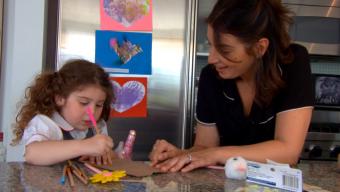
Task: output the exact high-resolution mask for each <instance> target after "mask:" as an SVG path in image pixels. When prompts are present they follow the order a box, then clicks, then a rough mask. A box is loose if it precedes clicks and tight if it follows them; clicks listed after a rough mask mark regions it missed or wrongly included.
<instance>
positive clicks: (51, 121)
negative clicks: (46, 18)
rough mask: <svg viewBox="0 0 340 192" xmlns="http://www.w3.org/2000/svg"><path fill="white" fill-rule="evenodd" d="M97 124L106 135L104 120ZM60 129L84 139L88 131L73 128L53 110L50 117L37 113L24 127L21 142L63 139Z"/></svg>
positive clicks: (26, 143)
mask: <svg viewBox="0 0 340 192" xmlns="http://www.w3.org/2000/svg"><path fill="white" fill-rule="evenodd" d="M97 126H98V128H99V129H100V131H101V133H102V134H105V135H108V132H107V125H106V122H105V121H104V120H100V121H99V122H98V123H97ZM61 129H63V130H65V131H69V132H70V134H71V136H72V137H73V138H74V139H84V138H85V137H86V134H87V132H88V129H87V130H84V131H79V130H76V129H74V127H72V126H71V125H70V124H69V123H68V122H67V121H66V120H65V119H64V118H63V117H62V116H61V115H60V114H59V113H58V112H54V113H53V115H52V117H51V118H49V117H48V116H46V115H42V114H38V115H36V116H34V117H33V118H32V120H31V121H30V122H29V123H28V125H27V127H26V128H25V130H24V134H23V137H22V140H21V144H23V145H24V146H26V145H28V144H30V143H32V142H35V141H52V140H53V141H61V140H63V139H64V138H63V133H62V130H61Z"/></svg>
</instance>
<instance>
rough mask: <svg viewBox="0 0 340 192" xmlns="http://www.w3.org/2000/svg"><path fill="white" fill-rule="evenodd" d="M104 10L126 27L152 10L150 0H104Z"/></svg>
mask: <svg viewBox="0 0 340 192" xmlns="http://www.w3.org/2000/svg"><path fill="white" fill-rule="evenodd" d="M103 8H104V12H105V13H106V14H107V15H108V16H110V17H111V18H112V19H114V20H115V21H117V22H119V23H121V24H123V25H124V26H125V27H128V26H130V25H132V24H133V23H134V22H136V21H137V20H139V19H141V18H143V17H144V16H145V15H147V14H148V13H149V11H150V0H104V5H103Z"/></svg>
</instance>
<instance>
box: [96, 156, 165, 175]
mask: <svg viewBox="0 0 340 192" xmlns="http://www.w3.org/2000/svg"><path fill="white" fill-rule="evenodd" d="M98 167H99V168H102V169H106V170H111V171H117V170H125V171H126V174H128V175H130V176H135V177H144V176H150V175H152V174H153V173H159V172H160V171H159V170H158V169H156V168H153V167H151V166H149V165H148V164H146V163H145V162H144V161H131V160H126V159H114V160H112V165H102V166H98Z"/></svg>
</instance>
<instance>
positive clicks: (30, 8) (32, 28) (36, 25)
mask: <svg viewBox="0 0 340 192" xmlns="http://www.w3.org/2000/svg"><path fill="white" fill-rule="evenodd" d="M4 14H5V15H4V27H3V30H4V31H3V35H4V37H3V49H2V50H3V55H2V63H1V81H0V83H1V86H0V126H1V129H2V131H3V132H4V144H5V146H6V147H7V161H16V160H21V157H20V155H19V152H18V151H17V149H16V148H13V147H10V146H9V144H10V142H11V140H12V138H13V137H12V128H11V127H12V124H13V123H14V121H15V116H16V113H17V110H18V109H17V104H18V102H19V101H20V100H21V99H22V98H23V95H24V90H25V88H26V87H27V86H28V85H29V84H30V83H31V82H32V80H33V79H34V76H35V75H36V74H38V73H40V72H41V70H42V66H43V64H42V61H43V49H44V22H45V19H44V18H45V0H5V3H4Z"/></svg>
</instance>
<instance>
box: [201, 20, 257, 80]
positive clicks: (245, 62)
mask: <svg viewBox="0 0 340 192" xmlns="http://www.w3.org/2000/svg"><path fill="white" fill-rule="evenodd" d="M207 37H208V41H209V43H210V50H209V57H208V63H209V64H211V65H214V66H215V69H216V71H217V72H218V74H219V76H220V77H221V78H223V79H234V78H237V77H241V78H252V77H253V75H254V74H255V70H256V67H255V66H256V65H255V57H254V56H252V55H249V54H248V53H247V51H246V47H245V44H244V43H242V42H241V41H240V40H239V39H238V38H237V37H236V36H234V35H231V34H222V35H221V40H220V42H219V45H218V46H220V47H221V48H222V49H221V50H222V53H220V52H218V51H217V50H216V46H217V45H215V44H214V43H215V42H214V30H213V28H212V27H211V26H210V25H208V33H207ZM222 54H223V55H222Z"/></svg>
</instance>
